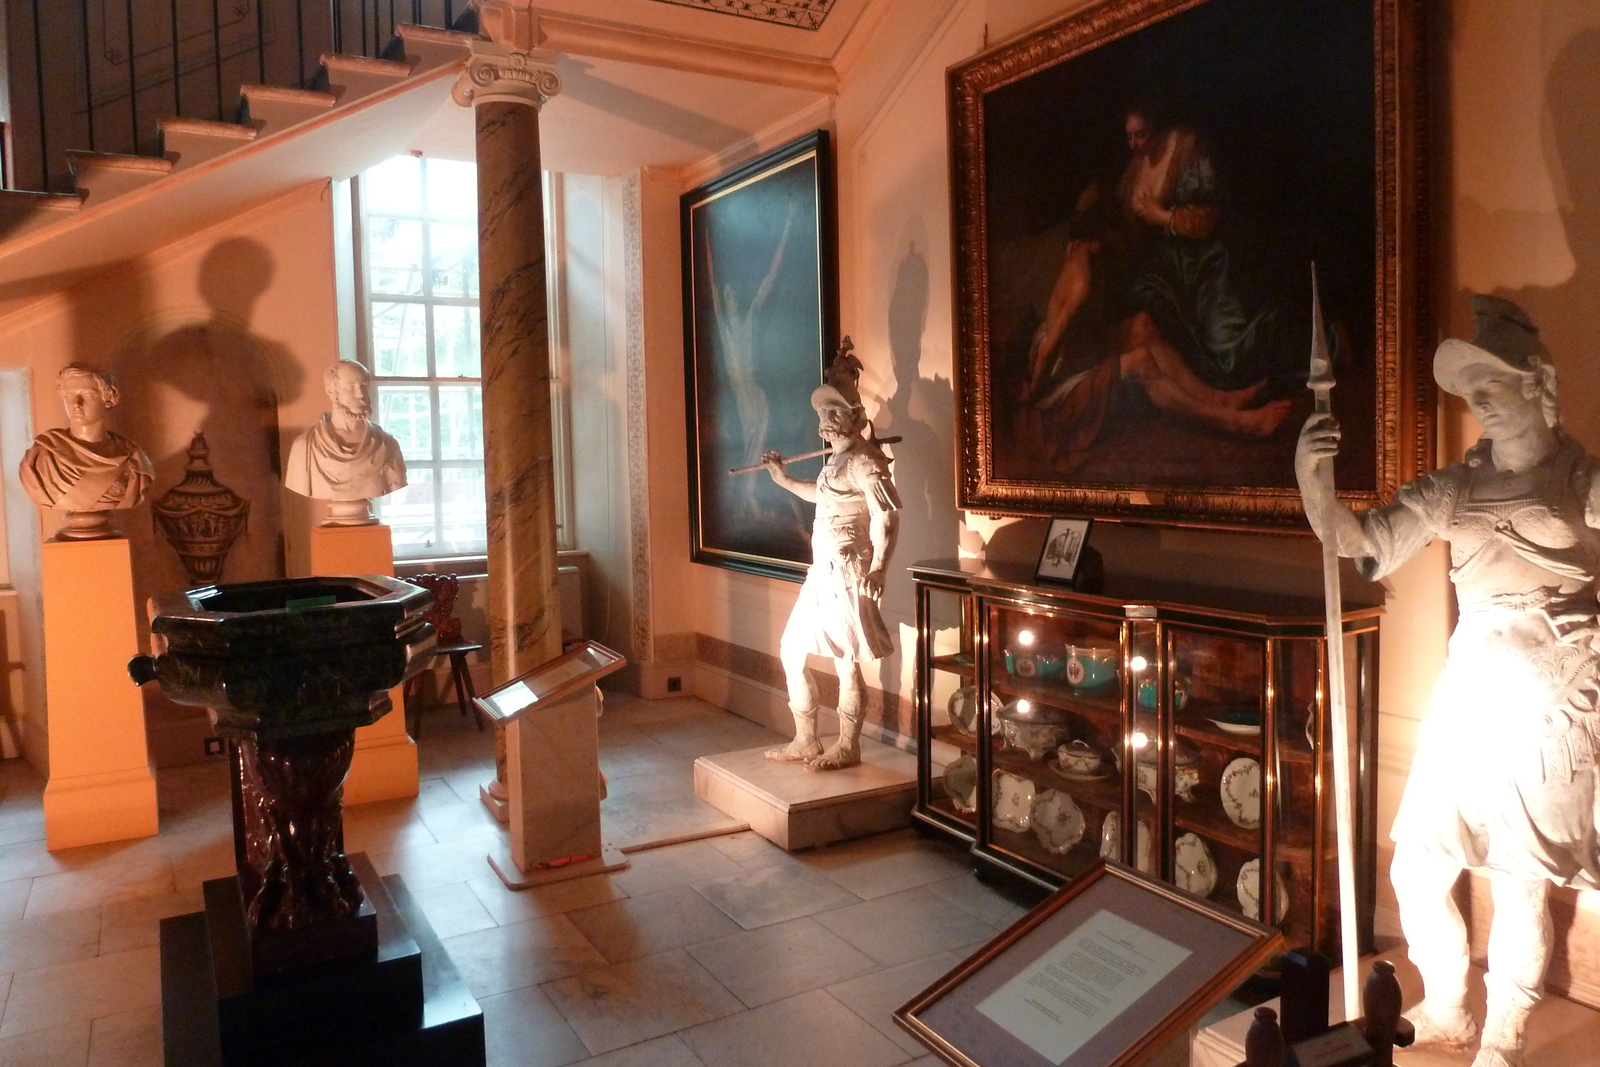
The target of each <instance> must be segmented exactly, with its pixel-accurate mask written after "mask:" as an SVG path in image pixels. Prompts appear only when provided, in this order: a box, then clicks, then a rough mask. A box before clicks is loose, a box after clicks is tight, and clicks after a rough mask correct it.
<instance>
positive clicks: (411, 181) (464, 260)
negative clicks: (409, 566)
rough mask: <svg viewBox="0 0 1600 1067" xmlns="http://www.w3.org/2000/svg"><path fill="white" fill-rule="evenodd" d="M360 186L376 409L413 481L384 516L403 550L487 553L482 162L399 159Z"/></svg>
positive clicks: (383, 505)
mask: <svg viewBox="0 0 1600 1067" xmlns="http://www.w3.org/2000/svg"><path fill="white" fill-rule="evenodd" d="M359 190H360V202H361V234H362V241H361V247H362V262H363V270H362V274H363V277H364V280H365V286H364V290H365V292H364V294H363V300H364V303H365V305H366V308H365V311H366V322H367V337H368V344H367V352H368V355H369V359H370V366H371V368H372V374H373V384H374V386H375V391H376V394H377V396H376V402H377V403H376V406H377V410H376V411H375V412H374V416H375V418H376V419H377V422H378V424H379V425H380V426H382V427H383V428H384V429H385V430H387V431H388V432H389V433H391V434H393V435H394V437H395V439H396V440H397V441H399V442H400V448H401V450H402V451H403V452H404V454H405V457H406V474H407V477H408V479H409V481H410V484H409V485H408V486H406V488H404V489H402V490H400V491H399V492H397V493H393V494H391V495H389V496H386V497H383V498H382V499H380V500H378V501H377V505H378V514H379V518H380V520H381V521H383V522H384V523H387V524H388V525H389V527H390V528H391V530H392V531H393V536H394V553H395V556H396V557H397V558H408V559H416V558H425V557H430V556H466V555H481V554H482V553H483V552H484V551H486V550H487V547H488V536H487V530H486V524H485V514H484V477H483V386H482V382H481V381H480V373H481V372H480V370H479V360H478V226H477V218H478V205H477V192H478V187H477V174H476V168H475V167H474V166H473V164H471V163H457V162H453V161H450V160H443V159H433V158H419V157H415V156H396V157H395V158H394V159H391V160H389V161H388V162H386V163H382V164H379V165H378V166H376V167H374V168H373V169H371V170H369V171H367V172H366V173H365V174H363V175H362V176H361V181H360V183H359Z"/></svg>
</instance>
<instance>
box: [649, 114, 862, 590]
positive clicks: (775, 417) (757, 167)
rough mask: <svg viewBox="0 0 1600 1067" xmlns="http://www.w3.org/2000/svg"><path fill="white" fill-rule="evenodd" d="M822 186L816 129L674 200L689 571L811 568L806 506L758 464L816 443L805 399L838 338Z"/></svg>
mask: <svg viewBox="0 0 1600 1067" xmlns="http://www.w3.org/2000/svg"><path fill="white" fill-rule="evenodd" d="M833 180H834V179H833V162H832V155H831V152H830V148H829V141H828V133H827V131H826V130H817V131H815V132H814V133H810V134H807V135H806V136H805V137H801V138H799V139H797V140H794V141H791V142H790V143H788V144H786V145H783V146H782V147H780V148H776V149H774V150H772V151H771V152H768V153H766V154H765V155H763V156H761V157H760V158H758V159H754V160H752V161H750V162H749V163H746V164H745V165H743V166H741V167H739V168H737V169H735V170H733V171H730V172H729V173H727V174H724V175H722V176H720V177H718V178H716V179H713V180H712V181H710V182H707V183H706V184H704V185H701V186H699V187H698V188H695V189H691V190H689V192H687V193H685V194H684V195H683V197H682V200H681V202H680V216H681V223H682V240H683V302H684V308H683V311H684V314H683V332H684V361H685V372H686V376H687V380H686V390H687V401H688V414H689V426H688V429H689V523H690V551H691V558H692V559H694V561H695V562H696V563H709V564H712V565H715V566H721V567H728V568H730V569H733V570H742V571H748V572H751V573H754V574H764V575H768V576H771V577H777V578H789V579H793V580H795V581H799V580H801V579H803V578H804V577H805V570H806V567H807V565H808V564H809V563H810V561H811V520H812V512H813V506H812V505H811V504H807V503H804V502H802V501H801V500H800V499H799V498H798V497H796V496H795V495H794V494H793V493H790V492H787V491H786V490H784V489H781V488H779V487H778V486H777V485H775V484H774V483H773V481H772V479H771V478H770V477H769V476H768V475H767V474H766V472H765V471H764V470H762V469H760V468H759V466H758V465H759V463H760V462H761V456H762V453H764V452H766V451H769V450H773V449H775V450H777V451H779V452H781V453H783V454H784V455H785V456H797V455H802V454H804V453H807V452H816V451H817V450H818V449H820V448H821V446H822V440H821V438H819V437H818V436H817V418H816V412H814V411H813V410H812V408H811V393H812V390H814V389H816V387H817V386H818V385H819V384H821V381H822V370H823V367H824V365H825V364H826V363H827V360H828V357H829V356H830V355H831V354H832V353H833V351H834V349H835V348H836V347H837V344H838V339H839V322H838V307H839V302H838V283H837V271H838V256H837V251H836V248H837V245H836V236H835V234H836V231H835V222H834V193H833ZM752 467H754V468H755V469H742V468H752ZM820 469H821V460H820V459H813V460H810V461H802V462H801V463H797V464H795V465H794V466H792V467H790V468H789V473H790V474H793V475H794V476H796V477H800V478H804V477H807V476H808V475H809V476H810V477H815V476H816V474H817V472H818V471H819V470H820Z"/></svg>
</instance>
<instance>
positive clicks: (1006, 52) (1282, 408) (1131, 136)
mask: <svg viewBox="0 0 1600 1067" xmlns="http://www.w3.org/2000/svg"><path fill="white" fill-rule="evenodd" d="M1427 25H1428V23H1427V19H1426V18H1425V17H1424V15H1423V11H1422V5H1421V3H1420V0H1325V2H1319V3H1315V4H1285V3H1282V2H1281V0H1104V2H1102V3H1096V4H1092V5H1089V6H1087V7H1085V8H1083V9H1082V10H1080V11H1076V12H1073V13H1071V14H1069V15H1066V16H1064V17H1062V18H1059V19H1057V20H1055V21H1053V22H1051V23H1049V24H1047V25H1044V26H1042V27H1040V28H1038V29H1036V30H1033V31H1031V32H1029V33H1026V34H1023V35H1021V36H1019V37H1017V38H1015V39H1013V40H1011V41H1008V42H1006V43H1005V44H1002V45H1000V46H998V47H996V48H994V49H992V50H990V51H988V52H985V53H983V54H981V55H979V56H976V57H974V58H972V59H970V60H966V61H964V62H962V63H960V64H958V65H956V66H954V67H951V68H950V70H949V72H948V74H947V92H948V105H949V130H950V179H951V214H952V224H953V245H954V270H955V315H956V352H955V371H956V436H957V444H956V450H957V482H958V504H959V506H960V507H963V508H967V509H970V510H973V511H979V512H983V513H986V514H1008V515H1052V514H1063V513H1073V514H1092V515H1096V516H1099V517H1101V518H1118V519H1124V520H1131V521H1140V522H1150V523H1157V524H1162V525H1180V526H1200V527H1222V528H1249V529H1273V528H1278V529H1282V528H1298V529H1300V530H1305V529H1306V523H1305V518H1304V511H1303V508H1302V506H1301V503H1300V494H1299V490H1298V488H1297V486H1296V483H1295V479H1294V472H1293V457H1294V448H1295V440H1296V437H1297V434H1298V431H1299V428H1300V426H1301V425H1302V424H1303V423H1304V421H1305V419H1306V416H1307V414H1308V413H1309V412H1310V410H1311V406H1312V397H1311V394H1310V391H1309V390H1308V389H1306V387H1305V373H1306V370H1307V369H1308V367H1309V362H1310V349H1311V345H1310V341H1311V326H1310V321H1311V318H1310V309H1311V271H1310V269H1309V268H1310V264H1311V263H1313V262H1314V263H1315V264H1316V266H1317V275H1318V281H1319V289H1320V296H1321V306H1322V311H1323V313H1324V316H1325V323H1326V332H1327V333H1328V335H1329V336H1330V338H1332V347H1333V348H1334V349H1335V350H1336V351H1338V352H1340V353H1342V354H1340V355H1336V356H1334V362H1335V364H1336V365H1337V368H1338V369H1337V370H1336V371H1335V374H1336V377H1337V378H1338V388H1337V389H1336V390H1335V392H1334V407H1335V413H1336V414H1337V415H1338V417H1339V419H1340V421H1341V423H1342V424H1343V425H1344V427H1345V437H1344V441H1345V444H1346V446H1347V447H1346V448H1344V449H1343V450H1342V451H1341V452H1340V454H1339V457H1338V463H1337V467H1336V476H1337V483H1338V487H1339V495H1340V498H1341V499H1343V500H1345V501H1346V502H1348V503H1349V504H1350V505H1351V506H1353V507H1356V508H1361V507H1370V506H1372V505H1374V504H1377V503H1381V502H1383V501H1387V500H1390V499H1392V498H1393V495H1394V492H1395V490H1396V489H1397V488H1398V487H1399V485H1400V484H1401V483H1403V482H1405V481H1407V480H1409V479H1411V478H1413V477H1416V476H1417V475H1418V474H1420V473H1422V472H1424V471H1427V470H1430V469H1432V467H1433V460H1434V451H1435V446H1434V436H1435V428H1434V404H1435V394H1434V387H1433V380H1432V376H1431V374H1430V373H1429V370H1430V368H1429V356H1430V354H1431V352H1432V349H1433V345H1434V343H1435V338H1434V337H1433V326H1432V319H1431V309H1430V306H1429V301H1428V299H1427V298H1426V294H1427V293H1428V292H1429V286H1428V271H1429V268H1430V263H1429V253H1428V248H1429V212H1428V210H1427V207H1426V205H1427V203H1428V195H1427V194H1428V188H1429V184H1428V163H1429V160H1428V154H1427V149H1426V145H1427V141H1428V138H1427V123H1428V118H1429V105H1428V84H1429V82H1428V72H1427V69H1426V65H1427V57H1428V47H1427V40H1426V30H1427ZM1136 116H1137V118H1138V124H1137V126H1133V125H1130V123H1133V122H1134V120H1135V117H1136ZM1135 140H1137V141H1139V146H1138V147H1136V146H1135V144H1134V142H1135ZM1152 209H1153V210H1152Z"/></svg>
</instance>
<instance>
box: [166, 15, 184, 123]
mask: <svg viewBox="0 0 1600 1067" xmlns="http://www.w3.org/2000/svg"><path fill="white" fill-rule="evenodd" d="M168 6H169V7H171V9H172V113H173V114H174V115H182V114H183V70H182V68H180V67H179V66H178V0H172V2H171V4H170V5H168Z"/></svg>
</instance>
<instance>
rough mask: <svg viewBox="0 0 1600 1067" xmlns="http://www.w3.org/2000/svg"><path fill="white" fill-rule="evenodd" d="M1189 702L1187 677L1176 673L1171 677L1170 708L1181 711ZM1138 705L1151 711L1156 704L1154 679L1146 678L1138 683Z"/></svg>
mask: <svg viewBox="0 0 1600 1067" xmlns="http://www.w3.org/2000/svg"><path fill="white" fill-rule="evenodd" d="M1187 703H1189V679H1187V678H1185V677H1184V676H1183V675H1181V674H1180V675H1178V676H1176V677H1175V678H1173V679H1172V710H1173V711H1182V710H1183V706H1184V705H1185V704H1187ZM1139 706H1140V707H1141V708H1149V709H1151V710H1152V711H1153V710H1155V706H1156V681H1155V679H1154V678H1146V679H1145V680H1144V681H1142V682H1140V683H1139Z"/></svg>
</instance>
